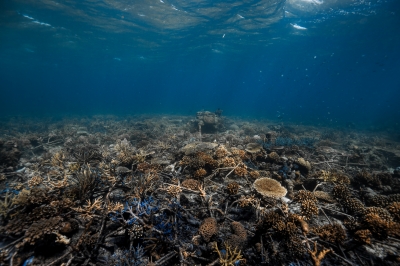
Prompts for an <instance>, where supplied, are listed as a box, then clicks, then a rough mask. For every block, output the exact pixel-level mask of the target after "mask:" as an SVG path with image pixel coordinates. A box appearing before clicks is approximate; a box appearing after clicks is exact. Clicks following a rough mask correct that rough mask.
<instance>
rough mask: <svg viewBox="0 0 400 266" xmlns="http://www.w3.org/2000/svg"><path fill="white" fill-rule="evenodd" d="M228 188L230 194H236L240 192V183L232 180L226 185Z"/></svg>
mask: <svg viewBox="0 0 400 266" xmlns="http://www.w3.org/2000/svg"><path fill="white" fill-rule="evenodd" d="M226 190H227V191H228V193H229V194H230V195H236V194H237V193H238V192H239V184H238V183H236V182H231V183H229V184H228V185H227V186H226Z"/></svg>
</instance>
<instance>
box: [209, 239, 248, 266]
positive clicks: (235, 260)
mask: <svg viewBox="0 0 400 266" xmlns="http://www.w3.org/2000/svg"><path fill="white" fill-rule="evenodd" d="M224 245H225V252H221V251H219V249H218V246H217V243H216V242H214V250H215V252H217V253H218V256H219V263H220V264H221V265H222V266H237V265H241V264H245V263H246V260H245V259H243V256H242V254H241V251H240V250H237V248H235V249H234V250H232V247H231V246H229V245H228V244H226V243H225V244H224Z"/></svg>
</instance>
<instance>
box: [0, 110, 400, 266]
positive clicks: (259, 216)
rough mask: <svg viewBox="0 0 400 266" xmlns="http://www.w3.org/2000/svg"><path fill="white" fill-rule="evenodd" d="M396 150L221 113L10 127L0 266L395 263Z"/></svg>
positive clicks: (1, 180)
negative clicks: (233, 117) (231, 116)
mask: <svg viewBox="0 0 400 266" xmlns="http://www.w3.org/2000/svg"><path fill="white" fill-rule="evenodd" d="M387 143H390V144H387ZM396 145H397V146H396ZM394 147H400V144H399V143H397V142H396V141H394V140H393V139H390V138H388V137H385V135H384V134H382V135H380V136H378V137H377V136H376V133H374V135H373V136H372V135H369V134H368V133H367V132H358V131H355V130H354V131H352V130H348V131H341V130H339V129H329V130H327V129H323V130H322V129H321V128H316V127H307V126H299V125H290V124H282V123H280V124H274V123H272V122H265V121H264V122H259V121H256V122H249V121H245V120H240V119H230V118H228V117H225V116H222V111H221V110H217V111H216V112H214V113H213V112H206V111H202V112H199V113H198V114H197V116H196V117H185V116H145V115H143V116H127V117H123V118H121V117H116V116H94V117H80V118H65V119H62V120H47V121H35V122H34V123H33V122H32V121H30V120H26V121H25V122H24V123H21V122H20V121H19V122H18V121H17V122H16V120H12V119H10V120H9V121H8V122H7V121H5V122H3V124H1V126H0V241H1V242H2V244H1V247H0V264H1V265H71V266H76V265H100V266H101V265H136V266H141V265H143V266H144V265H182V266H187V265H209V266H212V265H226V266H227V265H235V266H237V265H311V264H312V265H322V264H324V265H344V264H348V265H372V264H374V265H375V264H379V263H383V262H384V263H386V264H387V265H396V264H397V263H398V256H397V255H396V254H398V253H399V252H400V248H399V244H398V243H399V240H398V239H400V179H399V178H398V177H399V176H400V175H399V170H398V169H399V168H398V167H399V165H400V162H398V161H396V160H395V157H394V156H392V155H391V154H395V152H396V151H395V148H394ZM387 156H391V158H390V160H389V159H387V158H386V157H387ZM396 164H398V165H396Z"/></svg>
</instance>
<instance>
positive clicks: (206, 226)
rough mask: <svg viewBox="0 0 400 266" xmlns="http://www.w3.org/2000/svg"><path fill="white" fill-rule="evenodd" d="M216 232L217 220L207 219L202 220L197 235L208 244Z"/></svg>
mask: <svg viewBox="0 0 400 266" xmlns="http://www.w3.org/2000/svg"><path fill="white" fill-rule="evenodd" d="M217 232H218V226H217V220H215V218H213V217H209V218H206V219H204V220H203V222H202V223H201V225H200V228H199V234H200V235H201V236H202V237H203V239H204V241H206V242H209V241H210V239H211V237H212V236H213V235H215V234H216V233H217Z"/></svg>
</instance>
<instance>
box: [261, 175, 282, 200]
mask: <svg viewBox="0 0 400 266" xmlns="http://www.w3.org/2000/svg"><path fill="white" fill-rule="evenodd" d="M253 187H254V189H255V190H256V191H257V192H258V193H260V194H261V195H263V196H265V197H271V198H276V199H278V198H281V197H284V196H285V195H286V193H287V190H286V188H284V187H283V186H281V184H280V183H279V182H278V181H276V180H274V179H271V178H268V177H264V178H259V179H257V180H256V181H255V182H254V184H253Z"/></svg>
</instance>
